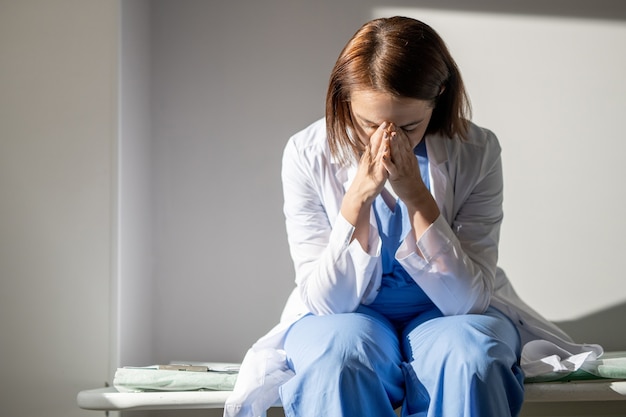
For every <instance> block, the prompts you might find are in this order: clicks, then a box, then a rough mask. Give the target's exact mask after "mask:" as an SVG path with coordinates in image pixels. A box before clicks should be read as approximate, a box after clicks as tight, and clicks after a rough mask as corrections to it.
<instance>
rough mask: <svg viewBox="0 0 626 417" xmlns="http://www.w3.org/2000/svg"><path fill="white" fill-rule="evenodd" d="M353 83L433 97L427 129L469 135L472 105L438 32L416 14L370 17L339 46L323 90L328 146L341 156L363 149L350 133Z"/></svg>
mask: <svg viewBox="0 0 626 417" xmlns="http://www.w3.org/2000/svg"><path fill="white" fill-rule="evenodd" d="M356 89H374V90H376V91H382V92H387V93H390V94H393V95H395V96H398V97H408V98H415V99H419V100H432V102H433V106H434V107H435V108H434V110H433V114H432V117H431V120H430V123H429V125H428V128H427V130H426V133H427V134H429V133H440V134H442V135H444V136H447V137H450V138H452V137H454V136H456V135H459V136H460V137H461V138H465V136H466V135H467V129H468V119H469V116H470V112H471V109H470V104H469V98H468V96H467V93H466V91H465V87H464V86H463V80H462V79H461V74H460V72H459V69H458V67H457V65H456V63H455V62H454V60H453V59H452V56H451V55H450V52H449V51H448V48H447V47H446V45H445V43H444V41H443V40H442V39H441V37H439V35H438V34H437V33H436V32H435V31H434V30H433V29H432V28H431V27H430V26H428V25H427V24H425V23H423V22H420V21H419V20H415V19H411V18H408V17H399V16H396V17H391V18H382V19H375V20H372V21H370V22H368V23H366V24H364V25H363V26H362V27H361V28H360V29H359V30H358V31H357V32H356V33H355V34H354V36H353V37H352V39H350V41H349V42H348V43H347V45H346V46H345V47H344V49H343V50H342V51H341V54H340V55H339V58H338V59H337V62H336V63H335V66H334V68H333V70H332V73H331V76H330V83H329V86H328V92H327V95H326V127H327V132H328V141H329V145H330V149H331V152H332V153H333V155H335V156H336V157H338V158H339V160H341V161H343V162H346V161H347V160H348V158H349V157H350V156H351V155H352V156H354V155H358V154H359V153H360V152H361V151H362V149H363V145H362V144H361V142H360V141H359V140H358V139H357V138H356V137H354V135H350V134H349V131H352V132H355V128H354V121H353V120H352V117H351V112H350V92H351V91H354V90H356Z"/></svg>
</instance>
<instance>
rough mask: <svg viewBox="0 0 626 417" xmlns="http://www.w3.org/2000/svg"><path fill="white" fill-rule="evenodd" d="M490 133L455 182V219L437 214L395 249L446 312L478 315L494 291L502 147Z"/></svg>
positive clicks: (405, 264)
mask: <svg viewBox="0 0 626 417" xmlns="http://www.w3.org/2000/svg"><path fill="white" fill-rule="evenodd" d="M489 134H490V135H491V138H490V139H491V141H490V142H488V146H487V147H486V149H484V151H483V153H482V155H481V157H480V158H476V159H477V160H478V161H479V162H480V163H478V164H476V165H477V168H476V170H475V171H469V172H470V175H466V176H465V177H464V181H465V182H464V183H462V184H461V183H458V184H457V187H461V188H462V189H458V190H455V194H458V195H455V199H457V201H459V203H457V205H458V208H457V209H456V210H455V212H454V216H453V219H452V220H451V221H449V220H447V219H446V218H444V216H443V215H440V216H439V217H438V218H437V220H436V221H435V222H434V223H433V224H432V225H431V226H430V227H429V228H428V229H427V230H426V232H425V233H424V234H423V235H422V236H421V237H420V238H419V240H418V241H417V242H416V241H415V237H414V236H413V234H412V233H410V234H409V236H408V237H407V239H405V241H404V242H403V244H402V245H401V246H400V248H399V249H398V252H397V253H396V256H397V258H398V260H399V261H400V263H401V264H402V266H403V267H404V268H405V269H406V270H407V272H408V273H409V274H410V275H411V276H412V277H413V279H414V280H415V281H416V282H417V283H418V284H419V285H420V286H421V287H422V289H423V290H424V291H425V292H426V294H428V296H429V297H430V298H431V299H432V300H433V302H434V303H435V305H437V307H438V308H439V309H440V310H441V312H442V313H443V314H444V315H455V314H468V313H482V312H484V311H485V310H486V309H487V307H489V305H490V302H491V296H492V294H493V291H494V285H495V284H494V283H495V275H496V268H497V260H498V243H499V236H500V224H501V222H502V192H503V179H502V164H501V158H500V147H499V145H498V143H497V140H496V138H495V136H493V134H491V133H490V132H489ZM464 162H465V164H466V165H465V166H467V162H468V161H464ZM467 172H468V171H467V170H465V171H464V174H467ZM417 248H419V251H416V249H417ZM418 252H419V253H421V256H420V255H419V254H418Z"/></svg>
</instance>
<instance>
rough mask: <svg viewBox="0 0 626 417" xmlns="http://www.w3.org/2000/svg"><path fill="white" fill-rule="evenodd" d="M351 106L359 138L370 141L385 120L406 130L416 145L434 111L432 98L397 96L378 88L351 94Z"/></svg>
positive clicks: (412, 142)
mask: <svg viewBox="0 0 626 417" xmlns="http://www.w3.org/2000/svg"><path fill="white" fill-rule="evenodd" d="M350 108H351V111H352V117H353V120H354V123H355V128H356V130H357V134H358V135H359V139H360V140H361V142H362V143H363V144H367V143H369V140H370V137H371V136H372V135H373V134H374V132H375V131H376V129H377V128H378V126H380V125H381V124H382V123H383V122H388V123H393V124H394V126H395V127H396V129H397V130H398V131H401V132H404V134H406V136H407V137H408V138H409V141H410V142H411V145H412V146H413V147H415V146H417V144H418V143H419V142H420V141H421V140H422V138H423V137H424V133H425V132H426V128H427V127H428V123H429V122H430V117H431V116H432V113H433V106H432V102H431V101H427V100H418V99H414V98H407V97H395V96H393V95H391V94H389V93H384V92H380V91H375V90H356V91H353V92H352V93H351V95H350Z"/></svg>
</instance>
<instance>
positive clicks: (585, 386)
mask: <svg viewBox="0 0 626 417" xmlns="http://www.w3.org/2000/svg"><path fill="white" fill-rule="evenodd" d="M229 394H230V391H174V392H165V391H159V392H131V393H128V392H118V391H117V390H116V389H115V388H113V387H108V388H99V389H91V390H84V391H81V392H79V393H78V396H77V403H78V406H79V407H80V408H83V409H86V410H108V411H116V410H180V409H206V408H223V407H224V403H225V401H226V398H227V397H228V395H229ZM525 396H526V401H528V402H561V401H613V400H622V401H626V381H624V380H619V381H617V380H592V381H574V382H567V383H563V382H545V383H533V384H526V394H525ZM276 406H277V407H280V404H276Z"/></svg>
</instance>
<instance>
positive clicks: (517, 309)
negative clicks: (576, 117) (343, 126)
mask: <svg viewBox="0 0 626 417" xmlns="http://www.w3.org/2000/svg"><path fill="white" fill-rule="evenodd" d="M425 140H426V148H427V152H428V159H429V174H430V189H431V193H432V195H433V197H434V198H435V201H436V202H437V205H438V206H439V209H440V212H441V215H440V216H439V218H438V219H437V220H436V221H435V222H434V223H433V224H432V225H431V226H430V227H429V229H428V230H427V231H426V232H425V233H424V234H423V235H422V236H421V237H420V239H419V241H417V242H416V241H415V238H414V236H413V234H412V233H409V234H408V236H407V238H406V239H405V241H404V242H403V243H402V244H401V246H400V248H399V249H398V251H397V252H396V259H397V260H398V261H399V262H400V263H401V265H402V266H403V267H404V269H405V270H406V271H407V272H408V273H409V275H411V276H412V277H413V279H414V280H415V281H416V282H417V283H418V284H419V285H420V287H421V288H422V289H423V290H424V292H425V293H426V294H427V295H428V296H429V297H430V299H431V300H432V301H433V302H434V303H435V305H436V306H437V307H438V308H439V309H440V310H441V312H442V313H443V314H444V315H455V314H472V313H482V312H484V311H485V310H486V309H487V307H489V306H490V305H491V306H493V307H495V308H497V309H499V310H500V311H502V312H503V313H505V314H506V315H507V316H508V317H509V318H510V319H511V320H512V321H513V323H514V324H515V325H516V326H517V328H518V330H519V331H520V335H521V337H522V345H523V346H524V350H523V353H522V357H523V358H522V367H523V368H524V370H525V372H526V373H527V374H528V373H530V374H532V375H533V376H534V375H537V374H541V373H550V372H569V371H572V370H574V369H572V366H571V363H576V364H580V363H582V362H583V361H584V360H585V359H594V358H595V357H597V356H599V355H601V353H602V348H601V347H600V346H598V345H578V344H574V343H573V342H572V340H571V339H570V338H569V336H567V335H566V334H565V333H564V332H562V331H561V330H560V329H559V328H558V327H556V326H555V325H554V324H552V323H550V322H549V321H548V320H546V319H544V318H543V317H542V316H541V315H539V314H538V313H537V312H536V311H534V310H533V309H532V308H530V307H529V306H528V305H526V304H525V303H524V302H523V301H522V300H521V299H520V298H519V297H518V296H517V294H516V293H515V291H514V290H513V287H512V286H511V283H510V282H509V280H508V279H507V277H506V275H505V274H504V271H502V270H501V269H500V268H498V267H497V258H498V240H499V234H500V224H501V221H502V183H503V181H502V167H501V158H500V145H499V143H498V140H497V138H496V136H495V135H494V134H493V133H492V132H490V131H489V130H486V129H483V128H480V127H478V126H476V125H473V124H472V125H471V126H470V134H469V137H468V140H467V141H462V140H460V139H458V138H455V139H448V138H444V137H441V136H436V135H428V136H426V138H425ZM355 173H356V164H352V165H350V166H342V165H340V164H338V163H337V161H336V160H335V158H334V157H333V156H332V155H331V154H330V151H329V148H328V144H327V140H326V126H325V121H324V119H322V120H319V121H317V122H315V123H313V124H312V125H311V126H309V127H307V128H306V129H304V130H303V131H301V132H299V133H297V134H296V135H294V136H293V137H292V138H291V139H290V140H289V142H288V143H287V145H286V147H285V151H284V157H283V171H282V175H283V178H282V179H283V187H284V195H285V204H284V211H285V217H286V226H287V235H288V239H289V247H290V251H291V256H292V259H293V261H294V265H295V271H296V284H297V285H296V288H295V289H294V291H293V292H292V294H291V296H290V297H289V300H288V301H287V305H286V306H285V309H284V311H283V314H282V317H281V321H280V323H279V324H278V325H277V326H276V327H275V328H274V329H272V330H271V331H270V332H269V333H268V334H267V335H265V336H264V337H262V338H261V339H259V341H257V343H255V344H254V345H253V346H252V348H250V350H249V351H248V353H247V354H246V357H245V358H244V361H243V363H242V367H241V372H240V375H239V378H238V380H237V384H236V386H235V390H234V392H233V394H232V395H231V396H230V398H229V400H228V401H227V403H226V409H225V415H226V416H228V417H234V416H237V417H255V416H257V415H259V414H261V413H262V412H263V411H264V410H265V409H266V408H267V407H269V406H270V405H272V404H273V403H275V402H277V401H278V387H279V386H280V385H281V384H282V383H284V382H285V381H287V380H288V379H289V378H290V377H291V376H292V375H293V373H292V372H291V371H290V370H289V369H288V367H287V365H286V361H285V354H284V352H283V351H282V347H283V339H284V335H285V334H286V332H287V330H288V329H289V327H290V326H291V325H292V324H293V323H294V322H295V321H297V320H298V319H299V318H300V317H302V316H303V315H305V314H308V313H313V314H320V315H322V314H334V313H344V312H351V311H354V310H355V309H356V308H357V307H358V305H359V304H361V303H363V304H369V303H371V302H372V301H373V300H374V299H375V298H376V295H377V293H378V290H379V287H380V283H381V278H382V273H381V258H380V246H381V241H380V237H379V235H378V230H377V227H376V221H375V219H374V216H373V214H372V215H371V220H370V222H371V224H372V227H370V236H369V247H370V251H369V253H366V252H365V251H363V249H362V248H361V246H360V244H359V243H358V242H357V241H356V240H353V241H352V242H351V237H352V233H353V231H354V227H353V226H352V225H351V224H350V223H348V222H347V221H346V220H345V219H344V218H343V217H342V216H341V214H340V207H341V202H342V199H343V196H344V194H345V192H346V190H347V189H348V187H349V185H350V183H351V181H352V179H353V178H354V174H355ZM417 247H419V249H420V252H421V254H422V255H423V257H422V256H420V255H418V254H417V251H416V248H417ZM533 341H535V342H533ZM554 355H558V360H556V361H555V360H554ZM564 356H565V357H564ZM545 357H551V358H552V360H551V361H546V360H545ZM572 358H573V359H572ZM546 362H549V365H548V366H546Z"/></svg>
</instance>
